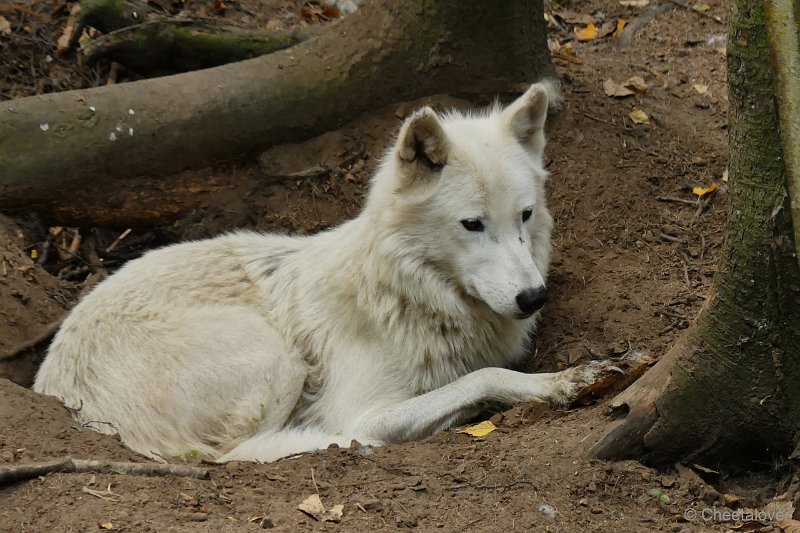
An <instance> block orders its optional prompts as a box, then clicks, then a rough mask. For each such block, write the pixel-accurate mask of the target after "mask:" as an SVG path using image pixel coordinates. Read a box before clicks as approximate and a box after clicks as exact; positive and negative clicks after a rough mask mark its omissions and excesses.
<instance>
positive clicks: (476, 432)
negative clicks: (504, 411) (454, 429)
mask: <svg viewBox="0 0 800 533" xmlns="http://www.w3.org/2000/svg"><path fill="white" fill-rule="evenodd" d="M495 429H497V426H495V425H494V424H492V421H491V420H485V421H483V422H481V423H480V424H475V425H474V426H470V427H468V428H462V429H459V430H458V432H459V433H466V434H467V435H470V436H472V437H476V438H480V437H485V436H486V435H488V434H489V433H491V432H492V431H494V430H495Z"/></svg>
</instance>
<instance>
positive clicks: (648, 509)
mask: <svg viewBox="0 0 800 533" xmlns="http://www.w3.org/2000/svg"><path fill="white" fill-rule="evenodd" d="M654 3H655V2H654ZM707 4H708V6H709V10H708V11H707V12H705V13H706V14H703V13H702V12H697V11H693V10H691V9H685V8H681V7H677V6H674V9H672V10H670V11H668V12H666V13H663V14H660V15H658V16H656V17H655V18H653V20H652V21H651V22H650V23H649V24H647V25H645V26H643V27H642V28H641V29H640V30H639V31H638V32H637V33H636V36H635V38H634V39H633V41H632V42H631V45H630V46H628V47H625V48H617V47H615V46H614V42H613V39H612V38H610V37H603V38H597V39H595V40H592V41H589V42H575V43H573V44H572V46H573V47H574V50H575V52H576V53H577V58H578V59H579V61H580V64H578V63H577V62H576V61H575V60H563V59H555V60H554V61H555V63H556V65H557V67H558V70H559V77H560V79H561V80H562V83H563V89H564V94H565V98H566V102H565V106H564V109H563V111H562V112H561V113H560V114H559V115H558V116H556V117H554V118H553V119H552V120H551V122H550V123H549V126H548V138H549V145H548V149H547V154H548V159H547V168H548V170H549V171H550V172H551V177H550V181H549V195H550V205H551V210H552V212H553V214H554V216H555V219H556V232H555V235H554V243H555V254H554V257H553V268H552V274H551V277H550V281H549V289H550V294H551V300H550V303H548V305H547V308H546V312H545V318H544V321H543V323H542V325H541V328H540V331H539V333H538V335H537V337H536V340H535V343H534V350H533V352H532V354H531V358H530V360H529V362H528V364H527V365H526V366H527V369H528V370H533V371H539V370H553V369H560V368H564V367H566V366H570V365H574V364H576V363H578V362H581V361H585V360H588V359H594V358H601V357H602V358H604V357H608V356H614V355H616V356H618V355H623V354H626V353H628V352H630V351H631V350H645V351H647V353H648V354H649V355H650V356H652V357H654V358H658V357H659V356H660V355H661V354H662V353H664V351H665V350H666V349H667V348H668V347H669V346H670V345H671V344H672V343H673V342H674V341H675V339H676V338H677V337H678V336H679V335H680V334H681V332H682V331H683V330H684V329H686V328H687V327H688V325H689V323H690V322H691V320H692V319H693V318H694V317H695V316H696V315H697V313H698V311H699V309H700V307H701V306H702V304H703V302H704V299H705V294H706V293H707V291H708V289H709V287H710V284H711V281H712V277H713V275H714V273H715V269H716V260H717V258H718V254H719V250H720V246H721V244H722V240H723V237H724V224H725V216H726V209H727V201H726V193H725V189H726V184H725V182H724V181H723V179H722V177H723V174H724V171H725V166H726V161H727V97H726V75H725V63H724V61H725V60H724V50H720V48H724V46H725V43H724V40H720V37H722V36H724V33H725V31H726V25H725V24H724V23H718V22H716V21H714V20H713V19H712V18H711V17H710V16H708V15H711V16H718V17H720V18H721V19H722V21H723V22H724V21H725V20H727V9H728V4H727V2H725V1H724V0H710V1H708V2H707ZM14 5H16V6H18V7H24V8H25V10H30V11H32V12H34V13H37V14H39V15H38V18H37V17H33V16H30V15H28V14H27V12H26V11H24V10H14V9H11V8H7V7H6V6H5V5H3V4H0V15H3V16H5V17H6V18H7V19H8V20H9V21H10V22H11V24H12V33H11V34H10V35H5V34H0V54H2V55H3V57H2V61H0V64H2V65H3V66H2V68H1V69H0V97H2V98H11V97H21V96H26V95H31V94H38V93H41V92H46V91H50V90H65V89H70V88H78V87H84V86H89V85H93V84H98V83H103V75H104V74H103V69H104V68H107V65H106V66H103V65H101V66H98V67H96V68H95V69H94V70H86V69H84V68H83V67H81V66H80V65H78V64H77V63H76V62H75V61H74V60H73V59H71V58H59V59H54V58H53V56H52V55H51V54H52V46H53V43H54V42H55V40H56V39H57V37H58V36H59V35H60V32H61V30H62V28H63V24H64V21H65V18H66V11H68V9H67V6H66V4H58V5H50V4H47V3H45V2H40V1H38V0H34V1H32V2H28V1H20V2H17V3H16V4H14ZM230 5H231V6H232V7H231V8H230V9H229V13H234V14H236V16H235V17H233V16H232V15H228V16H229V17H232V18H234V22H235V23H237V24H240V25H243V26H249V27H257V26H258V27H263V26H264V25H266V24H268V23H269V21H270V20H278V21H279V23H280V24H286V25H291V24H296V23H302V21H301V20H300V15H299V13H300V7H301V5H302V4H301V3H294V2H271V3H267V2H259V1H258V0H252V1H247V2H245V1H244V0H242V2H240V3H233V2H231V3H230ZM184 9H186V10H187V11H188V12H189V14H196V15H197V16H201V15H202V11H203V9H205V10H206V11H210V14H209V13H207V14H209V16H213V15H214V12H213V10H212V9H211V7H210V5H209V6H205V5H204V4H201V3H200V2H194V1H187V3H186V4H184ZM554 9H555V11H557V12H558V11H559V8H554ZM571 9H572V11H573V12H575V13H577V14H579V15H592V16H594V18H595V20H596V21H597V23H598V26H599V27H600V26H601V24H600V23H602V22H603V21H611V22H612V23H613V22H615V21H616V20H617V19H620V18H621V19H625V20H629V21H630V20H633V19H635V18H636V17H637V15H640V14H641V13H642V12H643V9H642V8H633V7H623V6H621V5H620V4H619V3H618V2H616V1H611V0H589V1H586V2H580V3H576V4H575V5H574V6H572V7H571ZM248 13H250V14H249V15H248ZM253 14H255V15H253ZM567 18H569V17H567ZM564 24H565V26H567V27H569V28H571V27H572V25H571V24H569V23H568V22H567V23H564ZM26 27H28V28H29V29H26ZM601 33H602V31H601ZM551 34H552V38H553V39H554V40H559V41H560V42H562V44H566V42H567V41H566V38H567V35H568V34H567V33H565V32H564V31H563V30H562V29H560V28H559V27H558V26H557V25H555V26H554V27H552V28H551ZM559 54H560V56H561V57H563V56H564V55H568V54H567V52H565V51H564V50H563V49H562V50H561V51H560V52H559ZM48 55H51V59H50V60H48V59H47V56H48ZM568 57H571V56H568ZM631 76H641V77H642V78H643V79H644V81H645V82H646V83H647V85H648V87H647V89H646V90H645V91H644V92H642V93H636V94H634V95H632V96H629V97H626V98H620V99H614V98H611V97H609V96H606V95H605V94H604V90H603V83H604V81H606V80H607V79H612V80H614V81H616V82H618V83H620V82H623V81H625V80H627V79H628V78H630V77H631ZM492 96H493V95H485V99H484V100H483V101H479V102H465V101H463V100H458V99H455V98H451V97H448V96H441V95H440V96H432V97H431V98H427V99H424V100H421V101H418V102H410V103H402V104H397V105H394V106H390V107H388V108H383V109H378V110H376V111H375V112H374V113H372V114H370V115H368V116H363V117H359V118H357V119H355V120H354V121H353V122H352V123H350V124H349V125H347V126H346V127H344V128H342V130H340V131H338V132H332V133H330V134H326V135H325V136H322V137H320V138H318V139H313V140H311V141H308V142H306V143H300V144H293V145H284V146H278V147H273V148H272V149H270V150H269V151H268V152H266V153H265V154H264V155H263V156H262V157H261V158H260V161H256V160H255V159H244V160H240V161H236V162H228V163H221V164H218V165H215V166H212V167H203V168H198V169H194V170H191V171H187V172H186V173H184V174H182V175H181V176H179V177H177V178H175V179H177V180H180V181H181V183H184V184H189V185H187V186H196V187H197V195H196V200H195V201H194V203H193V204H192V205H190V206H188V207H186V208H185V209H183V210H182V211H181V213H180V216H179V217H178V218H177V220H175V221H174V222H172V223H170V224H165V225H164V226H162V227H157V228H132V232H131V233H130V234H129V235H128V236H127V237H126V238H125V239H123V240H122V241H120V242H119V243H118V244H117V245H116V246H115V247H113V252H108V251H107V250H108V248H109V246H110V245H111V244H112V243H113V242H114V240H115V239H116V238H117V237H118V236H119V235H120V230H119V229H109V228H74V229H71V228H65V229H63V230H61V231H62V234H59V235H61V236H57V237H55V238H53V237H51V238H50V241H52V242H54V243H56V244H55V245H51V246H50V247H49V248H48V249H46V248H47V247H46V246H45V245H44V244H43V243H44V242H46V241H47V240H48V232H49V231H50V229H49V226H50V223H49V222H48V221H46V219H43V218H40V217H39V216H37V215H34V214H31V213H15V214H14V215H13V218H9V217H0V373H2V374H1V375H3V376H5V377H8V378H10V379H12V380H14V381H16V382H17V383H21V384H23V385H25V384H28V383H29V381H30V377H31V375H32V372H33V369H34V368H35V365H36V364H37V362H38V360H39V359H40V358H41V356H42V353H43V350H44V349H45V348H46V342H44V343H39V344H38V345H37V346H36V347H34V348H33V349H32V350H24V351H22V352H21V354H20V355H17V356H15V357H11V358H9V357H8V355H7V354H11V353H16V352H18V351H19V350H18V349H17V347H18V346H19V345H20V344H21V343H24V342H26V341H29V340H30V339H33V338H35V337H36V336H37V335H40V334H42V332H44V331H46V330H47V329H48V328H49V327H51V326H52V324H54V322H56V321H57V320H58V319H59V318H60V317H61V316H62V315H63V314H64V312H65V311H66V310H68V309H69V308H70V307H71V306H72V305H74V303H75V301H76V299H77V298H78V297H79V295H80V293H81V291H82V290H84V288H85V287H86V284H87V283H92V280H93V279H96V278H97V277H98V276H102V275H103V273H104V272H105V271H107V270H109V271H113V270H114V269H115V268H117V267H118V266H119V265H120V264H122V263H123V262H124V261H125V260H127V259H129V258H131V257H135V256H136V255H138V254H140V253H141V252H142V251H143V250H145V249H147V248H150V247H153V246H157V245H161V244H165V243H169V242H174V241H177V240H182V239H190V238H201V237H205V236H210V235H216V234H219V233H220V232H223V231H227V230H230V229H233V228H236V227H253V228H258V229H264V230H272V231H275V230H277V231H290V232H301V233H302V232H314V231H319V230H322V229H324V228H326V227H329V226H331V225H334V224H337V223H339V222H341V221H343V220H346V219H347V218H350V217H352V216H354V215H355V214H356V213H357V212H358V209H359V206H360V205H361V202H362V200H363V197H364V193H365V191H366V188H367V184H368V179H369V176H370V173H371V171H372V170H373V169H374V167H375V165H376V162H377V160H378V158H379V157H380V156H381V154H382V151H383V149H384V147H385V145H386V144H387V142H389V141H390V140H391V138H392V135H393V134H394V132H395V131H396V129H397V127H398V125H399V123H400V118H401V117H403V116H404V115H405V114H407V113H408V112H409V111H410V110H411V109H413V108H414V107H415V106H417V105H421V104H423V103H425V104H432V105H435V106H438V107H440V108H446V107H450V106H468V105H482V104H485V103H488V102H489V101H490V100H491V98H492ZM634 108H640V109H642V110H643V111H644V112H645V113H646V114H647V115H648V116H649V124H637V123H635V122H634V121H633V120H632V119H631V118H630V116H629V113H631V111H633V110H634ZM278 175H280V176H283V178H282V179H278V178H276V177H275V176H278ZM287 175H293V177H292V178H290V179H287V178H286V176H287ZM155 181H156V180H154V181H152V182H147V181H142V182H141V183H136V184H134V185H132V186H130V187H129V188H126V189H125V190H124V191H118V194H120V195H123V196H124V195H128V196H130V198H134V200H130V198H128V200H129V201H135V197H134V196H133V195H134V193H135V190H136V188H137V187H146V186H154V185H155ZM712 183H716V184H717V185H718V186H719V190H718V191H717V192H715V193H713V194H710V195H708V196H706V197H703V198H702V199H701V200H699V201H698V200H697V198H698V196H697V195H695V194H693V193H692V188H693V187H695V186H703V187H707V186H709V185H711V184H712ZM193 184H194V185H193ZM159 186H160V185H159ZM167 188H168V187H167ZM165 191H166V192H165V194H167V193H168V190H166V189H165ZM676 199H678V200H676ZM64 201H65V204H69V195H68V194H67V193H65V200H64ZM72 207H73V209H80V206H72ZM45 216H46V214H45ZM75 231H77V232H79V233H80V234H81V236H82V241H81V244H80V247H79V248H78V251H77V252H76V254H75V256H70V255H69V254H64V253H63V249H62V250H61V253H57V252H58V246H59V244H58V243H62V244H61V245H60V246H68V245H69V244H70V242H71V239H72V237H73V236H74V232H75ZM59 239H61V240H59ZM32 252H34V255H36V256H37V257H36V258H32V257H31V253H32ZM42 254H47V256H46V257H45V258H44V260H43V259H42ZM89 274H92V275H91V276H90V275H89ZM87 276H88V280H87ZM67 278H68V279H67ZM3 354H6V356H5V357H4V355H3ZM0 398H1V399H0V421H2V423H0V468H2V467H3V466H9V465H13V464H21V463H24V462H30V461H38V460H45V459H52V458H60V457H64V456H67V455H71V456H73V457H76V458H86V459H113V460H121V461H136V460H143V458H141V457H137V455H136V454H134V453H133V452H131V451H129V450H127V449H126V448H125V447H124V446H122V445H121V444H120V443H119V442H118V440H117V439H116V438H114V437H109V436H104V435H99V434H96V433H94V432H92V431H90V430H87V429H85V428H82V427H81V426H79V425H77V424H76V423H75V422H74V421H73V420H72V418H71V417H70V414H69V412H67V411H66V410H65V409H64V408H63V407H62V406H61V405H60V404H59V403H58V402H57V401H56V400H55V399H53V398H47V397H41V396H39V395H37V394H35V393H33V392H31V391H30V390H28V389H25V388H23V387H21V386H19V385H17V384H15V383H12V382H11V381H8V380H4V379H0ZM606 402H607V400H606V401H605V402H600V403H599V404H596V405H593V406H590V407H584V408H578V409H572V410H554V409H550V408H549V407H547V406H543V405H539V404H530V405H522V406H517V407H514V408H512V409H511V410H509V411H506V412H504V413H502V414H496V415H494V417H493V420H494V421H495V422H496V424H497V425H498V429H497V430H496V431H495V432H493V433H491V434H489V435H488V436H486V437H485V438H482V439H474V438H472V437H469V436H467V435H464V434H459V433H456V432H455V431H448V432H444V433H441V434H439V435H435V436H434V437H432V438H430V439H428V440H426V441H423V442H416V443H409V444H403V445H390V446H384V447H381V448H377V449H372V448H358V447H354V448H351V449H329V450H327V451H323V452H320V453H315V454H306V455H304V456H300V457H296V458H291V459H286V460H282V461H278V462H276V463H272V464H266V465H255V464H241V463H231V464H228V465H224V466H213V465H212V466H209V468H210V470H211V478H210V479H209V480H198V479H190V478H183V477H171V476H168V477H143V476H134V475H125V474H121V473H120V474H65V473H53V474H49V475H46V476H42V477H39V478H36V479H33V480H30V481H27V482H18V483H15V484H10V485H7V486H3V487H0V501H2V505H0V532H5V531H14V532H16V531H92V530H102V529H106V528H108V529H111V528H113V530H127V531H136V532H138V531H154V532H155V531H158V532H162V531H192V532H194V531H197V532H203V531H248V530H252V531H255V530H258V529H260V528H262V527H263V528H269V527H274V528H275V529H277V530H282V531H305V530H314V531H319V530H326V531H375V530H387V529H395V528H403V527H408V528H419V529H421V530H425V531H427V530H434V529H438V530H442V531H463V530H468V531H472V530H478V531H516V530H520V531H567V532H584V531H598V532H606V531H626V532H627V531H631V532H633V531H637V532H638V531H700V530H704V529H708V530H720V531H724V530H726V529H728V528H729V527H733V526H735V524H732V523H717V522H709V523H703V522H700V521H694V522H687V521H686V520H685V519H684V518H683V515H684V511H685V509H687V508H693V509H701V508H704V507H709V506H711V505H712V504H714V503H715V502H717V503H719V502H721V501H722V500H721V498H722V497H721V496H720V492H733V493H736V495H737V496H740V497H741V498H742V501H741V503H740V504H739V505H744V506H755V505H760V504H763V502H764V501H765V500H768V499H769V498H771V497H772V496H774V495H775V493H776V492H777V491H778V489H779V487H778V476H779V474H780V472H778V471H775V472H767V473H760V474H758V475H756V474H750V475H742V474H741V473H739V477H736V478H734V477H730V476H728V475H727V474H728V473H727V472H726V471H723V472H721V474H719V475H714V476H713V479H710V481H712V482H713V486H712V485H709V484H707V483H706V482H705V481H703V480H702V479H701V478H700V477H698V476H697V475H696V474H692V473H690V472H687V471H681V473H678V472H676V471H667V472H659V471H655V470H653V469H650V468H648V467H645V466H643V465H640V464H638V463H636V462H618V463H607V462H600V461H593V460H587V459H585V458H584V457H583V455H582V454H583V450H584V448H585V446H586V445H587V444H588V443H589V442H591V435H592V432H593V431H595V430H597V428H599V427H601V426H602V425H603V424H604V423H605V422H606V421H607V420H608V418H607V416H608V413H607V405H606ZM487 416H491V413H490V414H487ZM176 460H177V459H176ZM185 460H186V461H189V462H192V459H191V458H185ZM705 466H706V467H710V468H716V467H717V466H718V465H705ZM84 488H89V489H93V490H95V491H101V492H102V491H106V490H110V491H111V492H113V493H114V494H115V495H116V496H108V495H106V496H105V497H98V496H95V495H92V494H90V493H88V492H85V491H84V490H83V489H84ZM654 489H655V490H657V491H659V492H658V493H661V494H665V495H667V496H668V497H669V501H668V502H664V501H662V502H659V501H658V493H655V492H654ZM316 493H319V495H320V498H321V500H322V502H323V504H324V505H325V506H327V507H331V506H333V505H337V504H341V505H343V506H344V515H343V517H342V519H341V522H340V523H333V522H324V523H323V522H317V521H316V520H315V519H313V518H311V517H309V516H307V515H305V514H303V513H302V512H301V511H299V510H298V509H297V505H298V504H299V503H300V502H301V501H302V500H304V499H305V498H306V497H307V496H309V495H311V494H316ZM653 494H656V496H654V495H653Z"/></svg>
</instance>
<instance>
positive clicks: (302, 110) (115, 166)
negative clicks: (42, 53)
mask: <svg viewBox="0 0 800 533" xmlns="http://www.w3.org/2000/svg"><path fill="white" fill-rule="evenodd" d="M552 74H553V69H552V65H551V63H550V58H549V54H548V52H547V44H546V37H545V30H544V23H543V14H542V4H541V2H540V1H539V0H514V1H508V2H493V1H489V0H480V1H476V2H472V3H470V4H469V5H468V6H467V5H465V4H464V3H463V2H460V1H457V0H413V1H401V0H388V1H386V2H381V3H368V4H366V5H365V6H364V7H363V8H362V9H360V10H359V11H358V12H356V13H355V14H353V15H351V16H349V17H348V18H347V19H345V20H343V21H341V22H338V23H335V24H333V25H331V26H329V28H328V29H327V30H326V31H325V32H324V33H323V34H322V35H320V36H319V37H317V38H315V39H311V40H309V41H305V42H303V43H301V44H299V45H297V46H295V47H293V48H290V49H287V50H284V51H280V52H276V53H274V54H270V55H267V56H262V57H258V58H255V59H250V60H247V61H242V62H239V63H232V64H227V65H222V66H219V67H214V68H211V69H206V70H201V71H195V72H189V73H185V74H178V75H175V76H167V77H163V78H155V79H149V80H143V81H138V82H134V83H125V84H117V85H109V86H104V87H97V88H92V89H86V90H81V91H69V92H64V93H56V94H43V95H39V96H34V97H29V98H23V99H19V100H12V101H9V102H3V104H2V108H1V109H2V111H0V209H6V210H15V209H26V210H29V209H32V208H38V209H39V210H40V211H44V212H48V210H52V209H54V207H55V206H58V205H60V204H62V203H63V199H64V191H65V190H69V198H70V203H71V204H72V205H74V206H81V205H82V201H83V200H84V198H85V197H86V195H91V194H94V195H95V196H96V195H97V191H103V192H104V193H107V194H111V193H112V192H114V191H115V190H116V189H117V188H118V187H119V184H120V181H119V180H121V179H123V178H126V177H131V176H143V175H144V176H150V177H153V179H155V180H158V179H159V178H158V177H157V176H164V175H166V174H168V173H170V172H174V171H178V170H180V169H183V168H186V167H188V166H190V165H193V164H197V163H199V162H202V161H206V160H208V159H214V158H215V159H222V158H230V157H232V156H236V155H239V154H243V153H252V152H256V151H263V150H264V149H265V148H267V147H268V146H270V145H273V144H277V143H284V142H291V141H296V140H299V139H303V138H308V137H311V136H313V135H315V134H318V133H320V132H323V131H328V130H331V129H334V128H336V127H338V126H339V125H341V124H342V123H344V122H345V121H347V120H349V119H352V118H353V117H355V116H357V115H358V114H360V113H363V112H364V111H367V110H370V109H375V108H376V107H378V106H381V105H385V104H387V103H390V102H396V101H401V100H411V99H414V98H417V97H420V96H423V95H429V94H435V93H442V92H445V93H453V94H466V93H469V92H478V93H482V94H496V93H498V92H503V91H510V90H515V89H518V88H519V86H518V84H519V83H528V82H531V81H534V80H536V79H538V78H541V77H543V76H548V75H552ZM164 181H168V180H164ZM123 203H124V201H123ZM85 214H86V213H84V215H85ZM101 215H102V216H103V217H104V222H105V223H110V222H113V206H112V208H111V209H106V210H105V211H104V212H102V213H101ZM91 216H92V215H91V214H89V216H88V217H85V218H84V222H87V220H86V219H87V218H91ZM128 223H129V221H125V222H123V224H125V226H127V225H128ZM125 226H123V227H125Z"/></svg>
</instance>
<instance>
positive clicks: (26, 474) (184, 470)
mask: <svg viewBox="0 0 800 533" xmlns="http://www.w3.org/2000/svg"><path fill="white" fill-rule="evenodd" d="M53 472H66V473H76V474H82V473H87V472H95V473H98V474H120V475H126V474H127V475H131V476H169V475H172V476H182V477H192V478H195V479H208V475H209V472H208V469H207V468H200V467H196V466H189V465H176V464H167V463H132V462H121V461H94V460H86V459H72V458H66V459H56V460H53V461H44V462H40V463H23V464H11V465H0V486H2V485H7V484H9V483H14V482H16V481H22V480H25V479H31V478H35V477H38V476H44V475H45V474H52V473H53Z"/></svg>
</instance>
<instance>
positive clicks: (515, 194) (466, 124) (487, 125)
mask: <svg viewBox="0 0 800 533" xmlns="http://www.w3.org/2000/svg"><path fill="white" fill-rule="evenodd" d="M548 92H550V94H551V95H553V94H554V92H553V90H552V88H551V86H548V85H547V84H535V85H533V86H532V87H531V88H530V89H529V90H528V91H527V92H526V93H525V94H523V95H522V96H521V97H520V98H518V99H517V100H516V101H515V102H513V103H512V104H511V105H509V106H508V107H506V108H504V109H503V108H500V107H499V106H494V107H493V108H490V109H489V110H487V111H484V112H481V113H478V114H473V115H469V114H468V115H464V114H461V113H455V112H453V113H449V114H446V115H444V116H439V115H437V114H436V113H435V112H434V111H433V110H432V109H430V108H428V107H426V108H423V109H420V110H418V111H416V112H415V113H414V114H413V115H411V116H410V117H409V118H408V119H407V120H406V121H405V123H404V124H403V126H402V129H401V130H400V133H399V136H398V139H397V142H396V144H395V146H394V147H393V148H392V149H391V150H390V152H389V154H388V155H387V157H386V160H385V161H384V162H383V165H382V167H381V169H380V170H379V172H378V174H377V175H376V177H375V181H374V183H373V188H372V190H371V192H370V198H369V201H368V203H367V208H368V209H369V210H371V211H372V212H373V213H376V215H377V216H380V217H381V220H383V221H384V222H386V223H388V224H390V225H391V227H392V231H393V232H394V234H395V235H398V234H399V235H401V236H402V240H403V241H404V243H405V246H404V248H406V249H411V250H413V253H414V254H416V255H417V256H418V260H419V261H422V262H424V263H425V264H427V265H433V266H434V267H435V269H436V270H437V271H438V272H440V273H442V274H444V275H445V276H446V277H447V278H448V279H449V280H450V282H452V283H455V284H456V285H458V286H459V288H460V289H461V290H462V291H463V292H464V293H466V294H468V295H469V296H471V297H473V298H475V299H477V300H479V301H481V302H484V303H485V304H486V305H487V306H489V307H490V308H491V309H492V310H493V311H494V312H495V313H497V314H500V315H503V316H507V317H514V318H518V319H522V318H527V317H529V316H531V315H532V314H533V313H535V312H536V311H538V310H539V309H540V308H541V307H542V305H544V302H545V301H546V299H547V291H546V289H545V277H546V275H547V265H548V261H549V255H550V232H551V230H552V225H553V223H552V218H551V217H550V214H549V212H548V211H547V207H546V204H545V193H544V181H545V178H546V175H547V174H546V172H545V170H544V168H543V165H542V154H543V151H544V145H545V138H544V123H545V118H546V116H547V108H548ZM551 98H552V96H551Z"/></svg>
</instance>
